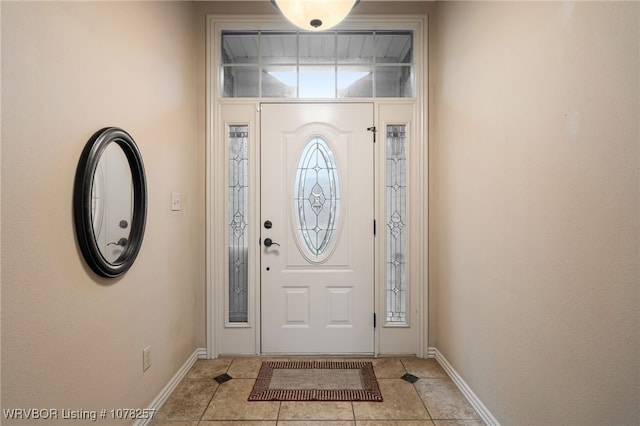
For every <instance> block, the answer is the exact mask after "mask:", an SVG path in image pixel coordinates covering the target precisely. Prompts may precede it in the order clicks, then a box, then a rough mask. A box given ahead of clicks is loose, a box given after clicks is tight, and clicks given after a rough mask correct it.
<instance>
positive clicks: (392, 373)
mask: <svg viewBox="0 0 640 426" xmlns="http://www.w3.org/2000/svg"><path fill="white" fill-rule="evenodd" d="M371 362H372V363H373V371H374V372H375V373H376V378H378V379H399V378H400V377H402V376H403V375H404V374H405V373H406V372H407V371H406V370H405V368H404V366H403V365H402V362H400V360H399V359H397V358H378V359H373V360H371Z"/></svg>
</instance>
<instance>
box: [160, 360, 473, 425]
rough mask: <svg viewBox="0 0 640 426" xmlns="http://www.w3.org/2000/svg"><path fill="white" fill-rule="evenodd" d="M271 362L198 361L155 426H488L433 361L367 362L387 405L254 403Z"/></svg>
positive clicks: (168, 402) (167, 402) (169, 400)
mask: <svg viewBox="0 0 640 426" xmlns="http://www.w3.org/2000/svg"><path fill="white" fill-rule="evenodd" d="M280 359H282V358H280ZM295 359H301V358H295ZM313 359H319V358H313ZM266 360H268V359H267V358H257V357H256V358H220V359H213V360H198V361H196V363H195V365H194V366H193V367H192V368H191V370H190V371H189V373H188V374H187V375H186V376H185V378H184V379H183V380H182V381H181V382H180V384H179V385H178V386H177V387H176V389H175V391H174V392H173V393H172V394H171V395H170V396H169V398H168V399H167V401H166V402H165V404H164V406H163V407H162V408H161V409H160V410H159V411H158V413H157V414H156V416H155V418H154V420H153V421H152V422H151V425H152V426H216V425H218V426H240V425H248V426H267V425H269V426H276V425H277V426H308V425H319V426H349V425H351V426H427V425H428V426H454V425H458V426H482V425H484V423H483V422H482V420H480V418H479V417H478V415H477V413H476V412H475V411H474V409H473V407H472V406H471V405H470V404H469V402H468V401H467V400H466V399H465V398H464V396H463V395H462V393H461V392H460V391H459V390H458V388H457V387H456V386H455V384H454V383H453V382H452V381H451V379H450V378H449V377H448V376H447V374H446V373H445V371H444V370H443V369H442V367H440V365H439V364H438V362H437V361H435V360H434V359H417V358H377V359H366V360H367V361H371V362H373V366H374V371H375V373H376V377H377V379H378V384H379V386H380V390H381V392H382V397H383V398H384V402H248V401H247V398H248V396H249V393H250V392H251V389H252V388H253V383H254V381H255V378H256V377H257V376H258V371H259V370H260V365H261V363H262V361H266ZM332 360H335V359H332ZM224 373H227V374H229V375H230V376H231V377H233V379H231V380H229V381H227V382H224V383H222V384H218V383H217V382H216V381H215V380H213V377H217V376H219V375H221V374H224ZM406 373H410V374H412V375H414V376H416V377H418V378H419V380H418V381H416V382H415V383H414V384H411V383H408V382H406V381H404V380H402V379H401V377H402V376H403V375H404V374H406Z"/></svg>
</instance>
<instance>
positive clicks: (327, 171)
mask: <svg viewBox="0 0 640 426" xmlns="http://www.w3.org/2000/svg"><path fill="white" fill-rule="evenodd" d="M294 185H295V187H294V202H295V209H296V214H295V216H296V224H297V229H298V239H299V240H300V243H301V244H300V246H301V247H304V248H306V250H305V251H306V252H307V255H308V257H309V258H310V259H312V260H317V261H319V260H321V259H322V258H323V257H324V255H325V254H326V253H327V250H328V249H329V247H330V246H331V242H332V241H333V238H334V236H335V233H336V229H337V225H338V213H339V210H340V182H339V177H338V171H337V169H336V163H335V161H334V158H333V154H332V153H331V149H330V148H329V146H328V145H327V143H326V142H325V141H324V140H323V139H322V138H321V137H314V138H313V139H311V140H310V141H309V142H308V143H307V146H306V147H305V148H304V150H303V151H302V155H301V156H300V160H299V161H298V169H297V172H296V180H295V183H294Z"/></svg>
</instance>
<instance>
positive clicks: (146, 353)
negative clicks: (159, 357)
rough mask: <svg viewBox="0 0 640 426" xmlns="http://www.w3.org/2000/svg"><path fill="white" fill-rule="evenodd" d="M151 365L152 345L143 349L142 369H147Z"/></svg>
mask: <svg viewBox="0 0 640 426" xmlns="http://www.w3.org/2000/svg"><path fill="white" fill-rule="evenodd" d="M149 367H151V346H147V347H146V348H144V349H143V350H142V371H147V370H148V369H149Z"/></svg>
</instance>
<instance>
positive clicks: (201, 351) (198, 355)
mask: <svg viewBox="0 0 640 426" xmlns="http://www.w3.org/2000/svg"><path fill="white" fill-rule="evenodd" d="M206 357H207V349H206V348H198V349H196V350H195V351H194V352H193V353H192V354H191V356H190V357H189V358H188V359H187V360H186V361H185V363H184V364H182V367H180V369H179V370H178V372H177V373H176V374H174V375H173V377H172V378H171V380H169V383H167V385H166V386H165V387H164V388H163V389H162V390H161V391H160V394H159V395H158V396H156V398H155V399H154V400H153V402H152V403H151V405H150V406H149V407H148V408H149V409H150V410H153V412H155V413H157V412H158V410H159V409H160V407H162V404H164V403H165V401H166V400H167V398H169V395H171V392H173V391H174V390H175V388H176V386H178V383H180V381H181V380H182V379H183V378H184V376H186V375H187V373H188V372H189V370H190V369H191V367H193V364H195V362H196V361H197V360H198V359H205V358H206ZM151 420H152V419H139V420H138V421H136V422H135V423H134V426H146V425H148V424H149V423H151Z"/></svg>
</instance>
